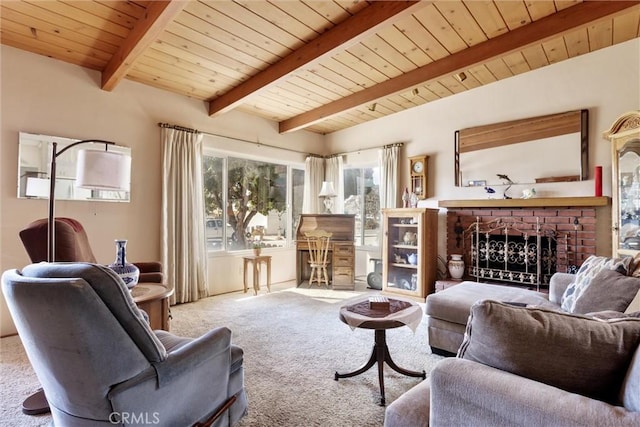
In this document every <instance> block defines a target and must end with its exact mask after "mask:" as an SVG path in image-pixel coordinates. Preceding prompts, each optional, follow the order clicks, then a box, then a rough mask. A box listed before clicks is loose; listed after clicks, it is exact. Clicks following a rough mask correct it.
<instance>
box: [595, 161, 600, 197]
mask: <svg viewBox="0 0 640 427" xmlns="http://www.w3.org/2000/svg"><path fill="white" fill-rule="evenodd" d="M593 175H594V176H593V178H594V180H595V186H596V188H595V196H596V197H601V196H602V166H596V168H595V170H594V172H593Z"/></svg>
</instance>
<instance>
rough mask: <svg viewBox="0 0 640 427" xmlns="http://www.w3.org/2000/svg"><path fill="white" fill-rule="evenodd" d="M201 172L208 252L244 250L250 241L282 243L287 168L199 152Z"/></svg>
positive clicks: (250, 243)
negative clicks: (201, 157)
mask: <svg viewBox="0 0 640 427" xmlns="http://www.w3.org/2000/svg"><path fill="white" fill-rule="evenodd" d="M225 163H226V167H225ZM203 171H204V172H203V173H204V186H205V188H204V195H205V209H206V217H207V227H206V230H207V246H208V248H209V249H210V250H223V249H225V248H226V249H227V250H244V249H249V248H251V247H252V245H253V243H254V242H255V241H256V240H259V241H260V242H261V244H262V246H265V247H274V246H284V244H285V242H286V236H285V234H286V233H285V232H286V229H287V215H286V208H287V166H285V165H279V164H275V163H267V162H261V161H255V160H248V159H242V158H236V157H228V158H226V159H225V158H221V157H214V156H205V158H204V164H203ZM225 171H226V173H225ZM223 189H224V190H223ZM223 224H224V226H223ZM223 243H226V244H223Z"/></svg>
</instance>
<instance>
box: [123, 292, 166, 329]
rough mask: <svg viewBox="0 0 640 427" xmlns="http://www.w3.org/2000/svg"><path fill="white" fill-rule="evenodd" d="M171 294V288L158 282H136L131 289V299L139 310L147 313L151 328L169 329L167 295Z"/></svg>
mask: <svg viewBox="0 0 640 427" xmlns="http://www.w3.org/2000/svg"><path fill="white" fill-rule="evenodd" d="M171 295H173V289H168V288H167V287H165V286H164V285H162V284H160V283H147V282H143V283H138V284H137V285H136V286H134V288H133V289H132V290H131V296H132V297H133V301H134V302H135V303H136V304H137V305H138V308H140V310H144V311H145V312H146V313H147V314H148V315H149V325H150V326H151V329H154V330H155V329H164V330H165V331H168V330H169V327H170V322H169V320H170V317H171V316H170V314H169V297H170V296H171Z"/></svg>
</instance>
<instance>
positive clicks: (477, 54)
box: [279, 1, 640, 133]
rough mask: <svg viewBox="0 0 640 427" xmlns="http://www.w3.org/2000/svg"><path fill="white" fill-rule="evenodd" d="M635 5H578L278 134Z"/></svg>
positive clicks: (283, 125)
mask: <svg viewBox="0 0 640 427" xmlns="http://www.w3.org/2000/svg"><path fill="white" fill-rule="evenodd" d="M639 4H640V2H639V1H585V2H582V3H580V4H577V5H575V6H571V7H569V8H566V9H563V10H562V11H559V12H557V13H555V14H553V15H550V16H548V17H546V18H542V19H540V20H538V21H535V22H533V23H531V24H529V25H525V26H523V27H520V28H517V29H515V30H513V31H510V32H508V33H505V34H503V35H500V36H498V37H495V38H493V39H490V40H487V41H485V42H482V43H479V44H477V45H475V46H471V47H469V48H467V49H465V50H463V51H460V52H457V53H454V54H452V55H449V56H447V57H445V58H443V59H440V60H438V61H435V62H432V63H429V64H427V65H425V66H423V67H420V68H417V69H415V70H413V71H410V72H408V73H406V74H403V75H400V76H398V77H394V78H392V79H389V80H387V81H385V82H382V83H379V84H377V85H375V86H372V87H370V88H368V89H364V90H361V91H359V92H356V93H354V94H352V95H349V96H346V97H344V98H341V99H339V100H336V101H333V102H330V103H328V104H325V105H323V106H321V107H318V108H316V109H314V110H311V111H308V112H305V113H302V114H300V115H298V116H295V117H292V118H290V119H287V120H283V121H282V122H280V123H279V130H280V133H286V132H292V131H295V130H299V129H303V128H305V127H307V126H311V125H313V124H315V123H318V122H320V121H322V120H325V119H327V118H329V117H332V116H335V115H338V114H340V113H342V112H344V111H346V110H350V109H352V108H356V107H359V106H362V105H366V104H368V103H371V102H373V101H375V100H377V99H379V98H382V97H385V96H389V95H392V94H395V93H399V92H403V91H406V90H408V89H409V88H411V87H415V86H417V85H422V84H424V83H426V82H428V81H431V80H436V79H439V78H442V77H443V76H447V75H451V74H455V73H457V72H460V71H462V70H465V69H468V68H471V67H473V66H475V65H478V64H481V63H483V62H486V61H488V60H491V59H495V58H498V57H501V56H503V55H506V54H508V53H511V52H514V51H517V50H520V49H523V48H524V47H527V46H529V45H533V44H539V43H542V42H543V41H545V40H547V39H550V38H552V37H557V36H559V35H561V34H563V33H567V32H569V31H571V30H573V29H575V28H577V27H580V26H582V25H585V24H587V23H590V22H593V21H597V20H600V19H603V18H605V17H608V16H610V15H613V14H616V13H618V12H620V11H623V10H626V9H628V8H630V7H637V6H638V5H639Z"/></svg>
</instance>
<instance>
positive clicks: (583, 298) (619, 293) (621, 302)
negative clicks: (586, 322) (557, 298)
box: [572, 269, 640, 314]
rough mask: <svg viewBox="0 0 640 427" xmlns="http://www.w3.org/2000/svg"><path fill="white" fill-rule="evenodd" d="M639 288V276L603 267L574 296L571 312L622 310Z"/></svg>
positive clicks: (627, 305)
mask: <svg viewBox="0 0 640 427" xmlns="http://www.w3.org/2000/svg"><path fill="white" fill-rule="evenodd" d="M639 290H640V278H638V277H632V276H625V275H624V274H620V273H618V272H617V271H615V270H608V269H604V270H601V271H600V272H599V273H598V274H596V275H595V276H594V277H593V279H592V280H591V283H590V284H589V286H588V287H587V288H586V289H585V290H584V291H583V292H582V294H580V296H579V297H578V298H576V302H575V304H574V306H573V311H572V312H573V313H579V314H585V313H590V312H593V311H604V310H613V311H619V312H624V311H625V310H626V309H627V307H629V304H630V303H631V301H633V298H634V297H635V296H636V294H637V293H638V291H639Z"/></svg>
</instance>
